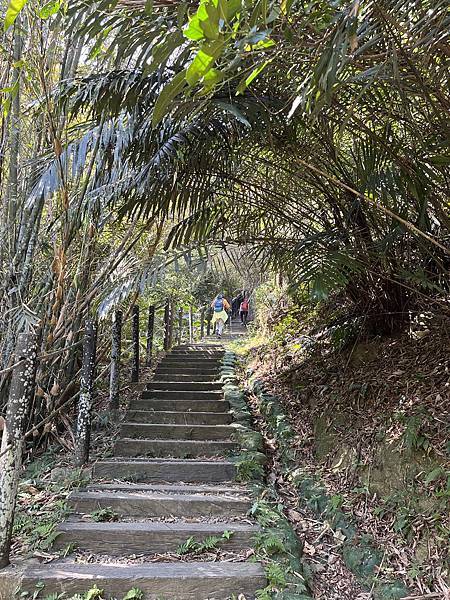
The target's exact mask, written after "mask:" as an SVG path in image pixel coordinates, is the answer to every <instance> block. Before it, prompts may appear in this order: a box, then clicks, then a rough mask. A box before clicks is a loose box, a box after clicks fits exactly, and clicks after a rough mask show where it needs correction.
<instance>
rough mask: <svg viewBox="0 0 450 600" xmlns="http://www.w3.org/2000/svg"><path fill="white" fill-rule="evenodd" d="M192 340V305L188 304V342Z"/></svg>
mask: <svg viewBox="0 0 450 600" xmlns="http://www.w3.org/2000/svg"><path fill="white" fill-rule="evenodd" d="M193 341H194V315H193V313H192V306H191V305H189V343H190V344H192V342H193Z"/></svg>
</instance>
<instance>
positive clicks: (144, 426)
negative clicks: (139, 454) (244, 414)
mask: <svg viewBox="0 0 450 600" xmlns="http://www.w3.org/2000/svg"><path fill="white" fill-rule="evenodd" d="M234 432H235V429H234V427H232V426H231V425H173V424H168V423H162V424H161V423H158V424H152V423H150V424H149V423H123V424H122V426H121V428H120V435H121V436H122V437H126V438H140V439H147V440H168V439H172V440H173V439H175V440H227V439H229V438H230V437H231V435H232V434H233V433H234Z"/></svg>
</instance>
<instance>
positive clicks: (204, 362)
mask: <svg viewBox="0 0 450 600" xmlns="http://www.w3.org/2000/svg"><path fill="white" fill-rule="evenodd" d="M159 365H164V366H166V367H167V366H174V367H176V366H178V365H184V366H185V367H191V368H195V367H197V368H220V366H221V361H220V360H217V359H216V358H195V357H194V356H166V357H165V358H163V360H162V361H161V362H160V363H159Z"/></svg>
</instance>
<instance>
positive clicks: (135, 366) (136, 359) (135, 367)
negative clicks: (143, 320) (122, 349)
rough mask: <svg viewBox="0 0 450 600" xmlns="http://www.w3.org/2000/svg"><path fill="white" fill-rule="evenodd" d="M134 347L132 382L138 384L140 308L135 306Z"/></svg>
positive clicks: (133, 322) (133, 321)
mask: <svg viewBox="0 0 450 600" xmlns="http://www.w3.org/2000/svg"><path fill="white" fill-rule="evenodd" d="M131 327H132V339H133V341H132V346H133V359H132V361H133V362H132V365H131V381H132V382H133V383H137V382H138V381H139V306H138V305H137V304H135V305H134V306H133V314H132V326H131Z"/></svg>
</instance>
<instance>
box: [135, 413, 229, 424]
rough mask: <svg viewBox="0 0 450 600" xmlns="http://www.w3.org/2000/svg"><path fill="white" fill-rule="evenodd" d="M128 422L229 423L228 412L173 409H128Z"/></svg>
mask: <svg viewBox="0 0 450 600" xmlns="http://www.w3.org/2000/svg"><path fill="white" fill-rule="evenodd" d="M126 421H127V423H173V424H178V425H227V424H228V423H231V414H230V413H228V412H224V413H217V412H175V411H173V410H170V411H169V410H165V411H162V410H158V411H156V410H128V411H127V414H126Z"/></svg>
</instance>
